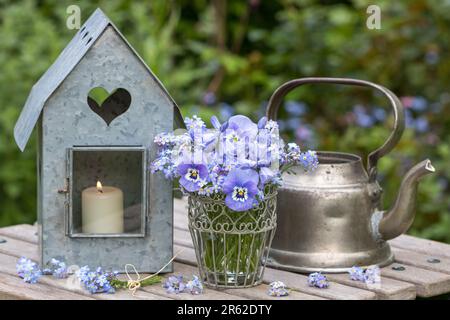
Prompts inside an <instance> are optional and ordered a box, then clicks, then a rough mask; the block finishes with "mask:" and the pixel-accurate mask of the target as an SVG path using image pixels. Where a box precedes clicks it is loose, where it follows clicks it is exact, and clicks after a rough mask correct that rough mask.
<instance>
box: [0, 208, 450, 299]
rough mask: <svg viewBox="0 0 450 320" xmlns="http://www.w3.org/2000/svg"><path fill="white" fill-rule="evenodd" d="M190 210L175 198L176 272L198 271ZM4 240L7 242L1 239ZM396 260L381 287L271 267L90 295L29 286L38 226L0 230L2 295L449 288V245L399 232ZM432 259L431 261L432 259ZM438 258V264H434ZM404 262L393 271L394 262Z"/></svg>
mask: <svg viewBox="0 0 450 320" xmlns="http://www.w3.org/2000/svg"><path fill="white" fill-rule="evenodd" d="M186 211H187V208H186V202H185V201H183V200H178V199H176V200H175V218H174V226H175V239H174V240H175V252H178V251H179V250H180V249H182V248H183V249H184V250H183V251H182V252H181V253H180V254H179V255H178V257H177V259H176V262H175V265H174V269H175V273H176V274H183V275H185V276H186V277H190V276H191V275H192V274H198V271H197V268H196V259H195V253H194V250H193V249H192V242H191V237H190V234H189V232H188V230H187V213H186ZM2 240H3V241H2ZM390 243H391V245H392V249H393V251H394V253H395V257H396V263H395V264H394V265H391V266H388V267H385V268H382V269H381V275H382V280H381V284H380V286H377V287H368V286H367V285H366V284H364V283H361V282H357V281H352V280H350V279H349V277H348V275H347V274H338V275H327V276H328V278H329V280H330V287H329V288H328V289H318V288H311V287H309V286H308V284H307V281H306V279H307V276H306V275H302V274H296V273H293V272H287V271H281V270H275V269H271V268H267V269H266V272H265V274H264V284H261V285H259V286H257V287H253V288H247V289H228V290H220V291H216V290H212V289H206V290H205V293H204V294H202V295H199V296H193V295H190V294H169V293H166V292H165V290H164V289H163V288H162V286H161V285H159V284H157V285H153V286H148V287H144V288H141V289H140V290H139V291H138V292H137V293H136V295H135V296H132V295H131V294H130V293H129V292H128V291H127V290H119V291H118V292H116V293H115V294H95V295H92V294H89V293H88V292H87V291H85V290H83V289H81V288H79V286H78V285H77V283H76V279H75V278H73V277H71V278H69V279H65V280H58V279H54V278H53V277H51V276H43V277H42V278H41V279H40V281H39V283H37V284H33V285H31V284H27V283H24V282H23V281H22V279H20V278H19V277H18V276H17V275H16V268H15V265H16V262H17V259H18V258H19V257H21V256H25V257H28V258H30V259H33V260H38V256H37V255H38V250H37V234H36V227H35V226H32V225H16V226H11V227H5V228H1V229H0V299H151V300H154V299H183V300H189V299H278V300H279V299H284V300H287V299H312V300H324V299H341V300H342V299H364V300H368V299H415V298H416V297H432V296H437V295H441V294H445V293H448V292H450V245H447V244H443V243H439V242H436V241H431V240H424V239H419V238H415V237H411V236H407V235H404V236H400V237H398V238H396V239H394V240H392V241H391V242H390ZM432 259H434V263H432V262H430V261H433V260H432ZM435 259H438V260H439V262H438V263H436V260H435ZM399 265H401V266H403V267H404V268H405V269H404V270H403V271H395V270H393V269H392V267H393V266H399ZM275 280H280V281H283V282H284V283H286V284H287V286H288V287H290V288H291V289H292V292H291V294H290V295H289V296H288V297H283V298H272V297H269V296H268V295H267V294H266V291H267V287H268V283H270V282H272V281H275Z"/></svg>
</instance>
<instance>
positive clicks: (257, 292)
mask: <svg viewBox="0 0 450 320" xmlns="http://www.w3.org/2000/svg"><path fill="white" fill-rule="evenodd" d="M191 262H192V260H191ZM176 267H177V270H178V271H177V272H181V273H182V274H184V275H190V274H196V275H198V269H197V268H196V267H192V266H189V265H186V264H179V263H178V264H176ZM268 289H269V286H268V285H266V284H261V285H259V286H256V287H251V288H245V289H225V290H220V292H218V298H216V299H222V298H220V296H221V295H222V294H224V293H227V294H232V295H237V296H241V297H244V298H248V299H263V300H271V299H279V297H271V296H269V295H267V290H268ZM207 290H208V289H207ZM208 291H211V289H209V290H208ZM289 296H290V297H289V298H287V297H286V299H289V300H323V298H320V297H317V296H312V295H309V294H304V293H301V292H296V291H292V292H291V294H290V295H289Z"/></svg>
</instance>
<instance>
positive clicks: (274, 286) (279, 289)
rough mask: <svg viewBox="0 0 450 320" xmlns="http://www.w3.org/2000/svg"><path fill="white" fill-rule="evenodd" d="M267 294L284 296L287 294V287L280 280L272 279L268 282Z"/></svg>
mask: <svg viewBox="0 0 450 320" xmlns="http://www.w3.org/2000/svg"><path fill="white" fill-rule="evenodd" d="M267 294H268V295H269V296H272V297H284V296H287V295H289V289H288V288H287V287H286V285H285V284H284V283H283V282H281V281H274V282H271V283H270V284H269V290H268V291H267Z"/></svg>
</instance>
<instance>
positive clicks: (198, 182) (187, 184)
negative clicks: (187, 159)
mask: <svg viewBox="0 0 450 320" xmlns="http://www.w3.org/2000/svg"><path fill="white" fill-rule="evenodd" d="M177 171H178V174H179V175H180V184H181V185H182V186H183V188H184V189H186V190H187V191H189V192H194V191H198V190H199V189H200V187H201V186H202V184H203V182H204V181H205V180H206V178H207V177H208V168H207V167H206V166H205V165H203V164H193V163H185V164H180V165H179V166H178V168H177Z"/></svg>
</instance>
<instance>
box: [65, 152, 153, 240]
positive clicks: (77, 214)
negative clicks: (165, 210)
mask: <svg viewBox="0 0 450 320" xmlns="http://www.w3.org/2000/svg"><path fill="white" fill-rule="evenodd" d="M146 163H147V160H146V149H145V148H144V147H141V146H133V147H129V146H127V147H122V146H113V147H112V146H107V147H103V146H102V147H73V148H70V149H69V150H68V162H67V164H68V173H69V174H68V181H67V182H68V193H67V195H68V197H67V203H66V208H67V210H66V216H67V222H68V223H67V226H66V227H67V234H68V236H70V237H74V238H76V237H80V238H86V237H88V238H89V237H144V236H145V217H146V214H145V213H146V212H147V202H148V201H147V192H146V190H147V170H146Z"/></svg>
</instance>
